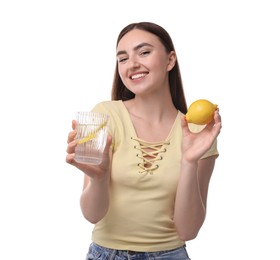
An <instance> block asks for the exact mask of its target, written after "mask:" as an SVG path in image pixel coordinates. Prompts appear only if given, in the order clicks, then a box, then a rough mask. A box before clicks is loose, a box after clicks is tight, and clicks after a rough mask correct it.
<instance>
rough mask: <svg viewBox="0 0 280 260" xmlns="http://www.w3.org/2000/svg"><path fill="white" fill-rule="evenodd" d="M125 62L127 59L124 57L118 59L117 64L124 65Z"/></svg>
mask: <svg viewBox="0 0 280 260" xmlns="http://www.w3.org/2000/svg"><path fill="white" fill-rule="evenodd" d="M125 61H127V58H125V57H120V58H118V62H119V63H124V62H125Z"/></svg>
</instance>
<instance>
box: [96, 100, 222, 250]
mask: <svg viewBox="0 0 280 260" xmlns="http://www.w3.org/2000/svg"><path fill="white" fill-rule="evenodd" d="M93 111H97V112H101V113H106V114H108V115H109V116H110V120H109V121H110V122H109V132H110V134H111V135H112V137H113V144H112V151H113V158H112V170H111V182H110V205H109V210H108V212H107V214H106V215H105V217H104V218H103V219H102V220H100V221H99V222H98V223H96V224H95V226H94V230H93V232H92V240H93V241H94V242H95V243H97V244H99V245H101V246H104V247H108V248H113V249H118V250H133V251H146V252H147V251H149V252H154V251H161V250H169V249H173V248H177V247H180V246H182V245H184V244H185V242H184V241H182V240H180V239H179V237H178V235H177V232H176V229H175V225H174V221H173V210H174V201H175V194H176V189H177V183H178V178H179V174H180V160H181V141H182V130H181V116H182V113H181V112H178V115H177V118H176V120H175V122H174V124H173V127H172V129H171V131H170V133H169V135H168V137H167V139H166V140H165V141H164V142H161V143H160V144H159V143H154V144H151V143H146V142H144V141H143V140H141V139H138V138H137V135H136V132H135V129H134V126H133V124H132V121H131V119H130V116H129V113H128V111H127V109H126V107H125V106H124V104H123V102H122V101H105V102H101V103H99V104H97V105H96V106H95V108H94V109H93ZM190 127H191V128H192V130H193V131H199V130H200V129H201V127H199V126H195V125H190ZM143 145H149V146H150V145H154V147H156V148H157V147H160V148H158V149H159V150H157V152H156V153H155V159H154V161H153V163H152V167H148V168H146V167H145V163H143V154H142V151H141V149H139V148H141V146H142V148H143ZM217 154H218V151H217V146H216V143H215V144H214V145H213V147H212V148H211V149H210V150H209V151H208V152H207V153H206V154H205V155H204V156H203V157H207V156H211V155H217ZM151 169H152V170H151Z"/></svg>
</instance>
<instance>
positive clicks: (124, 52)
mask: <svg viewBox="0 0 280 260" xmlns="http://www.w3.org/2000/svg"><path fill="white" fill-rule="evenodd" d="M144 46H149V47H153V45H151V44H149V43H146V42H143V43H140V44H138V45H136V46H135V47H134V48H133V50H134V51H137V50H139V49H141V48H142V47H144ZM121 54H127V52H126V51H118V52H117V56H119V55H121Z"/></svg>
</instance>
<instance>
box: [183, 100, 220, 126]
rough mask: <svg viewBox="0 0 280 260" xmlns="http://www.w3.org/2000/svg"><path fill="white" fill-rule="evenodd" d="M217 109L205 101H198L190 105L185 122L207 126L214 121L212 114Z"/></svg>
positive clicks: (214, 105)
mask: <svg viewBox="0 0 280 260" xmlns="http://www.w3.org/2000/svg"><path fill="white" fill-rule="evenodd" d="M217 108H218V106H217V105H216V104H213V103H212V102H210V101H209V100H207V99H198V100H196V101H194V102H193V103H191V105H190V107H189V109H188V112H187V113H186V120H187V121H188V122H189V123H193V124H197V125H206V124H209V123H210V122H211V121H212V120H213V119H214V112H215V110H216V109H217Z"/></svg>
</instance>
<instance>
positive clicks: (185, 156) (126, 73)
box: [66, 22, 221, 260]
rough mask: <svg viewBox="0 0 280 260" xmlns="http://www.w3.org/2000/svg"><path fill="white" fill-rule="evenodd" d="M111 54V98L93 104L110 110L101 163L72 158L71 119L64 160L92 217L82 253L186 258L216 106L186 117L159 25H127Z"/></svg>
mask: <svg viewBox="0 0 280 260" xmlns="http://www.w3.org/2000/svg"><path fill="white" fill-rule="evenodd" d="M116 58H117V62H116V70H115V76H114V82H113V88H112V100H111V101H104V102H100V103H99V104H97V105H96V106H95V107H94V109H93V111H97V112H102V113H105V114H108V115H109V116H110V124H109V133H110V134H109V136H108V138H107V144H106V147H105V151H104V155H103V161H102V163H101V164H100V165H98V166H90V165H85V164H79V163H77V162H75V160H74V150H75V146H76V141H75V135H76V130H75V126H76V122H75V121H73V123H72V127H73V131H71V132H70V133H69V135H68V147H67V153H68V155H67V157H66V161H67V163H69V164H72V165H74V166H76V167H77V168H78V169H80V170H81V171H82V172H84V176H85V177H84V186H83V192H82V194H81V199H80V205H81V210H82V213H83V215H84V217H85V218H86V219H87V220H88V221H90V222H91V223H93V224H95V225H94V230H93V233H92V243H91V244H90V248H89V252H88V254H87V258H86V259H87V260H92V259H119V260H121V259H168V260H172V259H176V260H180V259H190V258H189V256H188V254H187V251H186V247H185V241H188V240H191V239H194V238H195V237H196V236H197V234H198V232H199V229H200V228H201V226H202V224H203V222H204V219H205V215H206V201H207V191H208V185H209V181H210V178H211V175H212V172H213V169H214V165H215V160H216V158H217V156H218V151H217V146H216V139H217V136H218V135H219V132H220V129H221V118H220V115H219V111H218V110H216V111H215V115H214V120H213V121H212V122H211V123H209V124H208V125H207V126H205V127H201V126H197V125H193V124H190V123H188V122H187V121H186V119H185V117H184V115H185V113H186V112H187V105H186V102H185V96H184V91H183V86H182V81H181V75H180V69H179V65H178V60H177V57H176V52H175V49H174V46H173V43H172V40H171V38H170V36H169V34H168V33H167V32H166V30H165V29H163V28H162V27H160V26H159V25H156V24H154V23H148V22H141V23H133V24H129V25H128V26H126V27H125V28H124V29H123V30H122V31H121V32H120V34H119V37H118V39H117V46H116Z"/></svg>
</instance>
